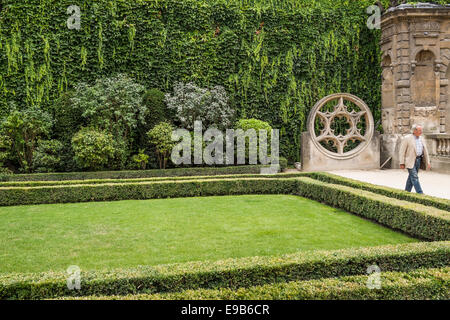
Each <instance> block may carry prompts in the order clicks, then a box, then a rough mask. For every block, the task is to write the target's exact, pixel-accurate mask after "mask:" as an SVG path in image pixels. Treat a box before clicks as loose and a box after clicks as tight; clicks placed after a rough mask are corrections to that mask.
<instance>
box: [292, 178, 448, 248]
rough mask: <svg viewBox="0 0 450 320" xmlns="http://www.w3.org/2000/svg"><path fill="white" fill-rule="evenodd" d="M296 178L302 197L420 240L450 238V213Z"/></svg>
mask: <svg viewBox="0 0 450 320" xmlns="http://www.w3.org/2000/svg"><path fill="white" fill-rule="evenodd" d="M297 180H298V182H299V187H298V189H297V193H295V194H297V195H300V196H302V197H305V198H308V199H313V200H316V201H320V202H323V203H326V204H327V205H330V206H333V207H337V208H340V209H343V210H345V211H348V212H352V213H354V214H357V215H359V216H362V217H365V218H368V219H370V220H372V221H376V222H378V223H380V224H382V225H385V226H387V227H389V228H392V229H394V230H401V231H403V232H405V233H407V234H409V235H412V236H414V237H417V238H419V239H426V240H431V241H441V240H450V212H447V211H443V210H440V209H437V208H434V207H429V206H425V205H422V204H419V203H410V202H407V201H404V200H399V199H394V198H389V197H386V196H384V195H380V194H377V193H372V192H369V191H364V190H360V189H354V188H351V187H347V186H343V185H334V184H330V183H326V182H322V181H318V180H314V179H312V178H307V177H304V178H298V179H297Z"/></svg>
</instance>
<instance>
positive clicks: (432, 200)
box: [306, 172, 450, 211]
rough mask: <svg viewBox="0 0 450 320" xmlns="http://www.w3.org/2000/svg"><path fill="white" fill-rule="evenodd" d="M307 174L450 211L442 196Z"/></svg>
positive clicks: (321, 173)
mask: <svg viewBox="0 0 450 320" xmlns="http://www.w3.org/2000/svg"><path fill="white" fill-rule="evenodd" d="M306 175H307V176H309V177H311V178H313V179H316V180H320V181H324V182H329V183H334V184H340V185H344V186H349V187H352V188H356V189H362V190H367V191H371V192H374V193H379V194H382V195H385V196H388V197H391V198H397V199H400V200H406V201H411V202H417V203H421V204H424V205H427V206H433V207H436V208H439V209H442V210H447V211H450V200H448V199H442V198H438V197H433V196H429V195H424V194H418V193H412V192H407V191H404V190H399V189H394V188H389V187H385V186H379V185H374V184H371V183H367V182H362V181H358V180H353V179H350V178H345V177H341V176H338V175H334V174H331V173H328V172H312V173H307V174H306Z"/></svg>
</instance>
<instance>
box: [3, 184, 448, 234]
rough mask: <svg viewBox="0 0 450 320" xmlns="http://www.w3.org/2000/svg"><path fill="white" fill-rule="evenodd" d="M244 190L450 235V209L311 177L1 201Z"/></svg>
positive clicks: (76, 189) (25, 190)
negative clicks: (296, 197) (286, 196)
mask: <svg viewBox="0 0 450 320" xmlns="http://www.w3.org/2000/svg"><path fill="white" fill-rule="evenodd" d="M242 194H294V195H299V196H303V197H306V198H309V199H312V200H316V201H320V202H323V203H326V204H328V205H330V206H333V207H337V208H340V209H344V210H346V211H348V212H352V213H355V214H358V215H360V216H363V217H365V218H368V219H371V220H373V221H376V222H379V223H381V224H383V225H385V226H387V227H390V228H393V229H396V230H401V231H403V232H405V233H408V234H410V235H412V236H414V237H417V238H420V239H427V240H434V241H437V240H450V213H449V212H447V211H443V210H440V209H437V208H434V207H427V206H425V205H422V204H417V203H410V202H407V201H404V200H399V199H393V198H389V197H386V196H383V195H380V194H376V193H372V192H369V191H364V190H360V189H354V188H351V187H347V186H342V185H334V184H330V183H326V182H322V181H318V180H314V179H312V178H308V177H300V178H285V179H276V178H272V179H270V178H246V179H242V178H241V179H209V180H208V179H202V180H168V181H157V182H141V183H123V184H119V183H114V184H95V185H63V186H44V187H21V188H19V187H11V188H0V205H2V206H11V205H26V204H44V203H67V202H88V201H114V200H129V199H135V200H143V199H157V198H176V197H195V196H197V197H200V196H218V195H242Z"/></svg>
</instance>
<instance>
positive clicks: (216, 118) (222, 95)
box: [166, 83, 234, 130]
mask: <svg viewBox="0 0 450 320" xmlns="http://www.w3.org/2000/svg"><path fill="white" fill-rule="evenodd" d="M166 103H167V107H168V108H169V109H170V110H173V111H174V112H175V114H176V118H177V119H178V121H179V122H180V124H181V125H182V126H183V127H184V128H186V129H193V128H194V122H195V121H197V120H199V121H202V124H203V128H205V129H206V128H209V127H212V126H215V127H217V128H219V129H221V130H222V129H226V128H229V127H230V126H231V124H232V121H233V117H234V110H233V109H232V108H231V107H230V106H229V104H228V95H227V93H226V91H225V89H224V88H223V87H221V86H215V87H214V88H212V89H206V88H200V87H197V86H196V85H195V84H193V83H187V84H184V83H177V84H175V86H174V89H173V94H172V95H171V94H166Z"/></svg>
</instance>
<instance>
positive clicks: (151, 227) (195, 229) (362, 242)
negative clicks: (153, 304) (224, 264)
mask: <svg viewBox="0 0 450 320" xmlns="http://www.w3.org/2000/svg"><path fill="white" fill-rule="evenodd" d="M413 241H416V240H415V239H412V238H409V237H407V236H405V235H403V234H400V233H396V232H394V231H392V230H390V229H387V228H384V227H382V226H379V225H377V224H375V223H372V222H369V221H367V220H364V219H362V218H359V217H357V216H354V215H351V214H348V213H346V212H344V211H341V210H338V209H334V208H330V207H328V206H326V205H323V204H320V203H318V202H315V201H311V200H308V199H304V198H301V197H296V196H286V195H264V196H263V195H261V196H258V195H250V196H234V197H207V198H179V199H163V200H146V201H134V200H129V201H117V202H92V203H76V204H52V205H38V206H18V207H2V208H0V272H38V271H48V270H66V269H67V267H68V266H70V265H78V266H79V267H80V268H81V269H82V270H86V269H104V268H106V269H109V268H116V267H131V266H136V265H154V264H163V263H173V262H186V261H192V260H218V259H224V258H230V257H245V256H255V255H275V254H283V253H291V252H295V251H299V250H315V249H330V250H331V249H340V248H347V247H359V246H376V245H383V244H397V243H405V242H413Z"/></svg>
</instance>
